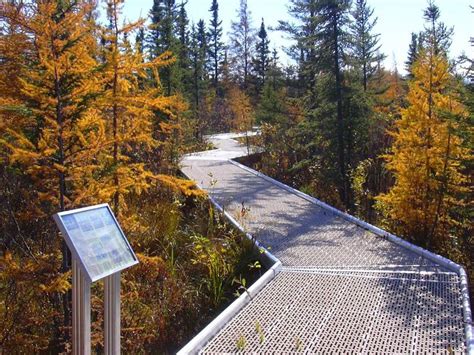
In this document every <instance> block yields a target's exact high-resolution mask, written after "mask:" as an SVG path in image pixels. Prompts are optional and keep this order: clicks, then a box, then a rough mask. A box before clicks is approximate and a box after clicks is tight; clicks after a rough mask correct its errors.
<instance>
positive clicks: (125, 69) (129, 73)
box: [85, 0, 185, 222]
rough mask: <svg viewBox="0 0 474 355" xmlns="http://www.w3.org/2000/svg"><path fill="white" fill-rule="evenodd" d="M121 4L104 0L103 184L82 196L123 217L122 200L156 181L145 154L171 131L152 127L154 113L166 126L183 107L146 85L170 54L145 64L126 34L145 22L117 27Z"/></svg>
mask: <svg viewBox="0 0 474 355" xmlns="http://www.w3.org/2000/svg"><path fill="white" fill-rule="evenodd" d="M122 4H123V0H109V1H107V17H108V20H109V23H110V26H109V27H107V28H104V29H103V39H104V42H105V43H106V45H105V46H104V50H103V57H104V76H103V85H104V92H103V94H102V97H101V99H100V107H101V110H102V114H103V116H104V118H105V119H106V121H107V125H106V130H107V136H108V144H107V147H106V149H104V150H103V151H102V152H101V160H102V161H104V162H105V164H104V166H103V174H102V179H100V183H99V184H97V185H95V186H90V189H89V190H88V191H87V192H86V194H85V195H86V196H89V197H90V196H96V197H97V198H99V199H100V200H102V201H112V202H113V207H114V210H115V213H116V214H118V215H119V216H120V217H123V216H124V215H123V212H124V210H126V200H125V197H126V196H127V194H129V193H135V194H140V193H141V192H142V191H144V190H147V189H148V188H149V187H150V186H151V183H152V181H153V180H156V176H155V175H154V174H153V172H152V171H151V170H150V167H149V166H147V165H146V154H144V152H151V151H152V150H153V148H156V147H158V146H159V144H160V141H159V140H158V139H159V138H160V137H159V134H158V132H156V129H157V127H158V129H160V130H161V133H163V134H165V135H167V134H168V133H169V132H170V131H171V132H172V131H173V129H174V128H175V125H173V123H172V122H161V123H160V124H156V114H155V113H156V112H161V113H163V114H165V115H167V116H168V117H170V121H173V119H174V118H175V112H177V111H178V112H179V111H180V110H184V108H185V104H184V103H183V102H181V101H180V100H179V98H177V97H175V96H168V97H165V96H164V95H163V93H162V90H161V87H160V85H157V86H155V87H153V86H150V85H146V83H145V82H146V78H147V76H148V75H149V73H152V74H153V75H154V78H155V80H156V81H157V82H158V83H159V78H158V68H160V67H162V66H166V65H169V64H170V63H172V62H173V58H172V56H171V53H169V52H167V53H164V54H163V55H161V56H159V57H158V58H156V59H154V60H152V61H149V62H145V61H144V58H143V54H142V53H141V51H139V50H135V49H133V48H131V45H130V43H129V42H128V41H127V40H126V38H127V37H128V35H129V34H130V33H132V32H133V31H135V30H137V29H139V28H140V27H141V26H143V20H140V21H138V22H135V23H129V24H126V25H124V26H121V25H119V23H120V21H121V19H120V14H121V7H122ZM122 222H125V221H124V220H123V219H122Z"/></svg>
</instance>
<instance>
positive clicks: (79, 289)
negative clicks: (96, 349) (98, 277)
mask: <svg viewBox="0 0 474 355" xmlns="http://www.w3.org/2000/svg"><path fill="white" fill-rule="evenodd" d="M72 352H73V354H84V355H90V353H91V284H90V282H88V281H87V280H86V278H85V277H84V275H82V271H81V269H80V267H79V265H78V263H77V261H76V260H75V259H73V260H72Z"/></svg>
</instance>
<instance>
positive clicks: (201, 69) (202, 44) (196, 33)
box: [190, 20, 208, 138]
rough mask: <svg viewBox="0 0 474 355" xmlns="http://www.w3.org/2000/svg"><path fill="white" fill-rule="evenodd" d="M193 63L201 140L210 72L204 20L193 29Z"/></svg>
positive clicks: (196, 108)
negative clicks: (204, 101) (203, 108)
mask: <svg viewBox="0 0 474 355" xmlns="http://www.w3.org/2000/svg"><path fill="white" fill-rule="evenodd" d="M190 52H191V62H192V68H193V90H192V98H193V109H194V116H195V119H196V121H197V123H196V134H195V135H196V138H200V135H201V129H202V127H203V119H202V118H203V113H204V112H203V111H204V110H202V104H203V100H204V96H205V91H206V89H207V81H208V71H207V60H206V59H207V54H208V45H207V33H206V25H205V23H204V21H203V20H199V22H198V24H197V28H196V26H195V25H193V26H192V29H191V49H190Z"/></svg>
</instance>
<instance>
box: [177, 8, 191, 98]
mask: <svg viewBox="0 0 474 355" xmlns="http://www.w3.org/2000/svg"><path fill="white" fill-rule="evenodd" d="M186 4H187V2H182V3H181V4H180V5H179V13H178V16H177V23H176V27H177V33H178V40H179V43H178V46H177V48H176V50H177V51H178V52H177V53H175V55H176V56H177V65H178V67H179V70H175V75H176V76H177V80H180V81H181V85H179V88H180V89H181V91H182V94H183V95H186V94H189V92H190V91H191V86H192V73H191V61H190V53H189V46H190V39H189V19H188V14H187V12H186V7H185V6H186ZM186 96H187V95H186Z"/></svg>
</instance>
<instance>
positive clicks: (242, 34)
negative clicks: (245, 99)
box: [229, 0, 255, 89]
mask: <svg viewBox="0 0 474 355" xmlns="http://www.w3.org/2000/svg"><path fill="white" fill-rule="evenodd" d="M237 16H238V18H239V20H238V21H237V22H232V24H231V28H232V31H231V32H230V34H229V37H230V53H231V64H232V67H233V74H234V76H235V77H236V80H237V81H238V82H239V83H240V84H241V85H242V87H243V88H244V89H247V87H248V82H249V76H250V69H251V64H252V57H253V49H254V43H255V30H254V29H253V27H252V18H251V13H250V11H249V9H248V6H247V0H240V6H239V9H238V11H237Z"/></svg>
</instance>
